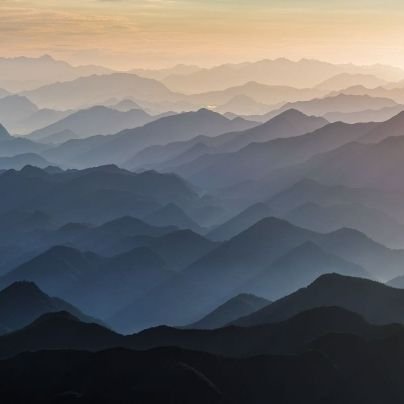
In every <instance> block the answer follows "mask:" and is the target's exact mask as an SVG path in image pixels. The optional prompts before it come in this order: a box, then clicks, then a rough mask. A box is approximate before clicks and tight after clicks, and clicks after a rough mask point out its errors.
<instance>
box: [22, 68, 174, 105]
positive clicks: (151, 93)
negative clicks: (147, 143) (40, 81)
mask: <svg viewBox="0 0 404 404" xmlns="http://www.w3.org/2000/svg"><path fill="white" fill-rule="evenodd" d="M22 94H23V95H25V96H26V97H27V98H29V99H30V100H31V101H33V102H34V103H35V104H37V105H40V106H41V108H64V109H72V108H73V109H77V108H81V107H82V106H85V105H95V104H97V103H99V102H100V100H106V99H108V98H112V97H116V98H120V99H122V98H126V97H128V96H132V95H135V96H136V97H138V98H139V99H144V100H147V101H164V100H166V101H170V100H171V101H172V100H178V99H180V96H179V95H177V94H175V93H173V92H171V91H170V90H168V89H167V87H165V86H164V84H162V83H160V82H158V81H156V80H152V79H145V78H142V77H139V76H137V75H135V74H128V73H113V74H101V75H91V76H88V77H80V78H77V79H75V80H72V81H65V82H62V83H54V84H49V85H46V86H43V87H40V88H37V89H34V90H31V91H26V92H24V93H22Z"/></svg>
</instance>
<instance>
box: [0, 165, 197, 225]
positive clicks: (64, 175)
mask: <svg viewBox="0 0 404 404" xmlns="http://www.w3.org/2000/svg"><path fill="white" fill-rule="evenodd" d="M33 171H34V173H32V172H33ZM32 177H34V178H32ZM0 190H1V193H2V194H3V193H4V194H7V197H4V198H2V200H1V201H0V213H2V212H7V211H9V210H11V209H13V210H14V209H24V208H29V209H31V210H35V209H38V210H41V211H43V212H45V213H48V214H50V215H51V216H52V215H57V216H58V220H59V221H60V222H61V223H68V222H90V223H95V224H97V223H104V222H106V221H108V220H113V219H115V218H117V217H122V216H125V215H130V216H135V217H141V216H145V215H146V214H148V213H149V212H152V211H153V210H156V209H158V208H159V207H161V206H163V205H165V204H168V203H175V204H177V205H178V206H180V207H182V208H186V207H187V208H188V207H190V206H193V204H196V203H197V201H198V199H199V198H198V195H197V194H196V193H195V191H194V190H193V189H192V188H191V186H190V185H189V184H188V183H186V182H185V181H184V180H183V179H181V178H179V177H178V176H176V175H172V174H160V173H157V172H152V171H148V172H143V173H140V174H134V173H131V172H129V171H126V170H122V169H119V168H118V167H115V166H103V167H95V168H90V169H87V170H81V171H77V170H70V171H66V172H61V173H56V174H49V173H47V172H46V171H43V170H38V169H36V170H33V169H32V168H27V167H26V168H24V169H23V170H21V171H7V172H5V173H3V174H2V175H0ZM11 190H12V191H11Z"/></svg>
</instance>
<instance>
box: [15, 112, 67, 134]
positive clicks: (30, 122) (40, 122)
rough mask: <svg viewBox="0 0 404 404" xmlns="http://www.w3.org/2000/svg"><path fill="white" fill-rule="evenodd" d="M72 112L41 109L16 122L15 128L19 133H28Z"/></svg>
mask: <svg viewBox="0 0 404 404" xmlns="http://www.w3.org/2000/svg"><path fill="white" fill-rule="evenodd" d="M72 112H73V111H71V110H64V111H58V110H55V109H46V108H45V109H39V110H38V111H36V112H34V113H33V114H31V115H29V116H28V117H27V118H25V119H22V120H20V121H18V122H16V123H14V125H13V129H14V130H15V132H16V133H18V134H19V135H28V134H29V133H31V132H33V131H36V130H38V129H41V128H44V127H46V126H49V125H52V124H54V123H55V122H57V121H59V120H61V119H63V118H66V117H67V116H68V115H70V114H71V113H72Z"/></svg>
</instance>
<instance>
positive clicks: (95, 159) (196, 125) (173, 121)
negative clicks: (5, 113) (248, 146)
mask: <svg viewBox="0 0 404 404" xmlns="http://www.w3.org/2000/svg"><path fill="white" fill-rule="evenodd" d="M254 125H256V124H255V123H254V122H250V121H245V120H241V121H240V120H237V121H232V120H229V119H227V118H225V117H224V116H222V115H220V114H217V113H215V112H212V111H209V110H207V109H201V110H199V111H196V112H186V113H182V114H178V115H174V116H168V117H164V118H161V119H158V120H156V121H154V122H151V123H149V124H147V125H145V126H143V127H141V128H135V129H130V130H125V131H122V132H120V133H118V134H115V135H113V136H107V137H105V136H103V137H90V138H88V139H83V140H80V141H79V140H77V141H75V142H74V143H71V142H68V143H66V144H64V145H61V146H60V147H58V148H55V149H52V150H49V151H48V152H47V153H46V154H45V156H49V158H51V157H50V156H52V157H53V159H54V160H53V161H56V162H58V161H65V162H70V163H71V164H80V165H82V166H89V165H100V164H105V163H106V162H108V163H113V162H116V163H124V162H126V161H127V160H128V159H130V158H131V157H133V156H134V155H135V154H136V153H137V152H139V151H140V150H142V149H144V148H146V147H149V146H152V145H165V144H168V143H171V142H175V141H181V140H189V139H192V138H193V137H194V136H197V135H201V134H204V135H208V136H216V135H219V134H222V133H226V132H231V131H241V130H244V129H246V128H250V127H252V126H254Z"/></svg>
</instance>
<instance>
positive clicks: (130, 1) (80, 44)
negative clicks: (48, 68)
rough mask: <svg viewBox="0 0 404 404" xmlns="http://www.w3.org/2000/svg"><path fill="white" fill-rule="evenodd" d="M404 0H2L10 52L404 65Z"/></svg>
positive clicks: (4, 47)
mask: <svg viewBox="0 0 404 404" xmlns="http://www.w3.org/2000/svg"><path fill="white" fill-rule="evenodd" d="M403 3H404V2H403V1H402V0H384V1H379V0H350V1H347V0H267V1H264V0H250V1H246V0H216V1H214V0H187V1H186V0H0V56H17V55H30V56H38V55H42V54H44V53H49V54H51V55H53V56H55V57H57V58H61V59H65V60H69V61H71V62H73V63H75V64H83V63H85V64H87V63H96V64H103V65H108V66H111V67H114V68H130V67H159V66H169V65H172V64H176V63H190V64H192V63H194V64H200V65H212V64H218V63H224V62H227V61H228V62H238V61H245V60H257V59H264V58H276V57H280V56H284V57H288V58H291V59H299V58H302V57H307V58H318V59H323V60H330V61H334V62H349V61H352V62H355V63H364V64H368V63H387V64H395V65H400V66H403V67H404V24H403V21H404V18H403V17H404V4H403Z"/></svg>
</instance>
